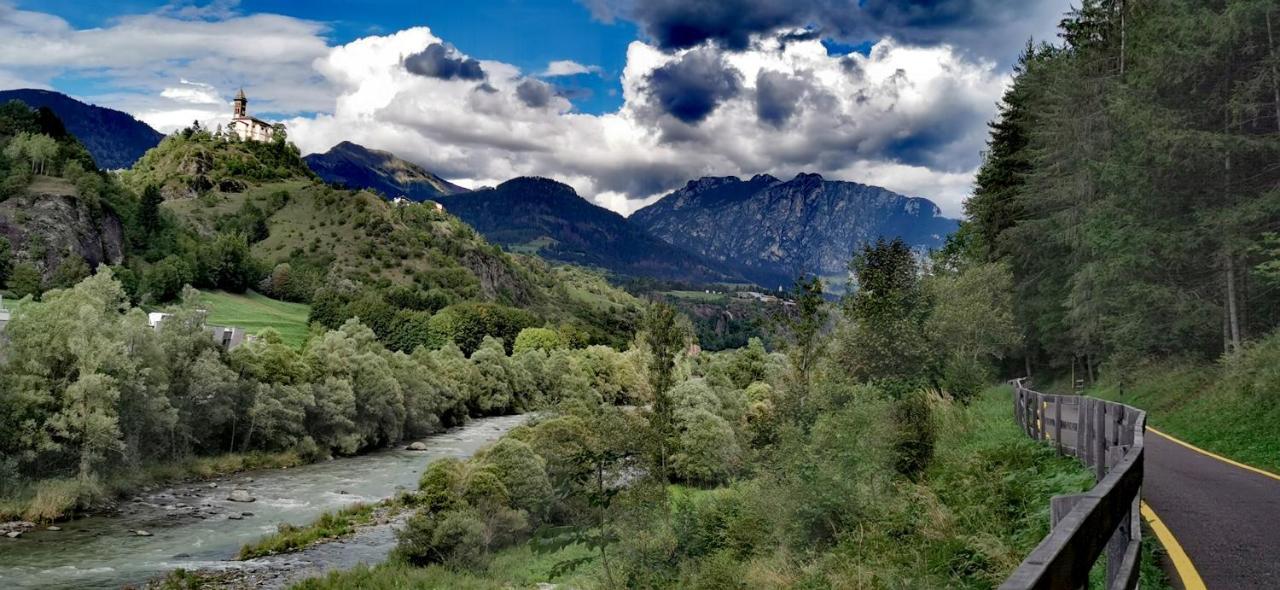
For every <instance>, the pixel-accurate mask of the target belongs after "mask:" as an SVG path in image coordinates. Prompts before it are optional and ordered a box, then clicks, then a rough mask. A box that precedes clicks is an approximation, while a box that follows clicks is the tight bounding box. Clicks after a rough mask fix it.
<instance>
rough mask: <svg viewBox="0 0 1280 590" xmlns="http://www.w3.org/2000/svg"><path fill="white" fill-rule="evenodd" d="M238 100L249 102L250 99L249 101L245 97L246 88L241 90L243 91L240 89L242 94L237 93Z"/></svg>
mask: <svg viewBox="0 0 1280 590" xmlns="http://www.w3.org/2000/svg"><path fill="white" fill-rule="evenodd" d="M236 100H248V99H247V98H245V96H244V88H241V89H240V92H237V93H236Z"/></svg>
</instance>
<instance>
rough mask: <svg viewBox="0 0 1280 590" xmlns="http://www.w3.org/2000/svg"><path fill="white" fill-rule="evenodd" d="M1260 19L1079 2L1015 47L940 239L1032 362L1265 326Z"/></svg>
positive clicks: (1273, 230)
mask: <svg viewBox="0 0 1280 590" xmlns="http://www.w3.org/2000/svg"><path fill="white" fill-rule="evenodd" d="M1277 19H1280V15H1278V14H1276V10H1275V3H1274V2H1271V1H1268V0H1233V1H1231V2H1226V3H1220V2H1199V1H1191V0H1179V1H1170V2H1119V1H1109V0H1108V1H1089V2H1084V3H1083V6H1082V8H1080V9H1079V10H1078V11H1076V12H1075V13H1074V14H1073V15H1072V16H1071V17H1070V18H1069V19H1067V20H1066V21H1065V22H1064V25H1063V32H1062V37H1063V40H1064V44H1063V46H1061V47H1056V46H1054V47H1051V46H1047V45H1032V46H1030V47H1028V48H1027V49H1026V52H1025V53H1024V55H1023V56H1022V58H1021V61H1020V64H1019V67H1018V70H1017V76H1016V78H1015V79H1014V82H1013V85H1012V86H1011V87H1010V88H1009V90H1008V92H1007V93H1006V94H1005V96H1004V100H1003V102H1002V104H1001V109H1000V116H999V118H998V120H997V121H995V122H994V123H993V124H992V133H991V142H990V148H989V151H988V152H987V155H986V160H985V162H984V163H983V166H982V168H981V171H980V172H979V175H978V179H977V186H976V188H975V192H974V196H973V198H972V199H971V200H969V202H968V204H967V212H968V214H969V216H970V218H971V219H970V221H969V222H968V223H966V224H965V225H964V227H963V229H962V230H961V232H960V236H959V237H958V238H957V240H956V243H955V246H957V247H958V248H957V249H959V250H963V251H964V253H965V255H966V256H967V258H968V259H970V260H981V261H991V262H997V263H1000V264H1002V265H1005V266H1007V267H1008V268H1009V269H1010V271H1011V272H1012V273H1013V277H1014V291H1013V293H1014V295H1015V296H1014V305H1015V309H1016V312H1017V317H1018V323H1019V325H1020V326H1021V330H1022V332H1023V334H1024V335H1025V342H1026V350H1025V353H1024V354H1025V355H1026V356H1027V357H1028V358H1029V363H1030V365H1031V366H1032V367H1033V369H1034V368H1036V367H1040V368H1048V369H1051V370H1053V369H1056V370H1058V371H1060V372H1067V371H1070V369H1071V367H1073V366H1074V367H1076V368H1077V369H1076V370H1077V374H1078V375H1081V376H1083V377H1085V378H1088V379H1092V378H1094V377H1096V376H1097V374H1098V371H1099V369H1100V368H1102V367H1105V366H1107V365H1108V364H1111V365H1114V366H1116V367H1117V368H1118V367H1120V366H1123V365H1125V364H1132V363H1134V362H1136V361H1139V360H1141V359H1146V358H1153V357H1155V358H1160V357H1171V356H1185V357H1190V358H1192V359H1202V360H1203V359H1212V358H1214V357H1217V356H1218V355H1220V354H1222V353H1224V352H1234V351H1236V350H1238V349H1240V348H1242V347H1244V346H1246V344H1247V343H1248V342H1249V341H1251V340H1255V339H1258V338H1262V337H1264V336H1266V335H1267V334H1268V332H1270V331H1272V330H1273V329H1274V328H1275V327H1276V325H1277V324H1280V274H1277V272H1276V268H1277V260H1278V258H1280V234H1277V232H1280V166H1277V162H1280V157H1278V156H1280V74H1277V72H1278V71H1280V69H1278V68H1280V55H1278V54H1280V38H1277V37H1276V35H1277V34H1280V31H1277V30H1276V27H1277V26H1280V22H1276V21H1277Z"/></svg>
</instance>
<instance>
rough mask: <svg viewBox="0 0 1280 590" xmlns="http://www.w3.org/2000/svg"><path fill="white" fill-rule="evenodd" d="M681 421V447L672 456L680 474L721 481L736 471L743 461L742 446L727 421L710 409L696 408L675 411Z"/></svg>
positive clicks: (697, 479)
mask: <svg viewBox="0 0 1280 590" xmlns="http://www.w3.org/2000/svg"><path fill="white" fill-rule="evenodd" d="M676 422H677V423H678V424H679V425H680V447H679V450H678V451H677V453H676V454H675V456H673V457H672V458H671V464H672V469H673V470H674V472H675V473H676V475H677V476H679V477H680V478H682V479H684V480H686V481H690V482H695V483H704V484H715V483H719V482H722V481H724V480H726V479H728V477H729V476H730V475H733V474H734V473H736V472H737V471H738V469H739V467H740V466H741V463H742V449H741V448H739V446H738V439H737V436H736V435H735V434H734V432H733V427H732V426H730V425H729V423H728V422H726V421H725V420H724V418H721V417H719V416H717V415H715V414H712V413H711V412H710V411H708V410H705V409H702V408H697V409H693V410H682V411H681V412H679V413H677V415H676Z"/></svg>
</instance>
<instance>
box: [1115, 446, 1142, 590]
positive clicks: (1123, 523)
mask: <svg viewBox="0 0 1280 590" xmlns="http://www.w3.org/2000/svg"><path fill="white" fill-rule="evenodd" d="M1128 452H1129V447H1127V446H1117V447H1111V448H1110V449H1107V468H1108V469H1110V467H1111V466H1113V465H1116V464H1118V463H1120V461H1121V460H1122V459H1124V456H1125V454H1126V453H1128ZM1140 496H1141V494H1139V497H1140ZM1135 499H1136V498H1135ZM1131 541H1133V506H1132V504H1131V505H1130V507H1129V509H1128V510H1127V511H1126V514H1125V516H1124V518H1122V519H1120V526H1117V527H1116V530H1115V532H1114V533H1112V534H1111V539H1110V540H1109V541H1107V588H1115V587H1117V586H1116V581H1117V580H1118V579H1119V577H1120V575H1121V574H1122V573H1124V569H1123V565H1124V559H1125V554H1126V553H1128V551H1129V543H1130V542H1131ZM1120 587H1123V586H1120Z"/></svg>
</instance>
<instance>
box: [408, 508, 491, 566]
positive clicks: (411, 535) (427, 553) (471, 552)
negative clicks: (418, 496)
mask: <svg viewBox="0 0 1280 590" xmlns="http://www.w3.org/2000/svg"><path fill="white" fill-rule="evenodd" d="M484 528H485V527H484V523H483V522H482V521H481V520H480V517H479V515H478V514H476V513H475V512H474V511H472V510H468V509H464V510H448V511H445V512H429V511H423V512H419V513H418V514H415V515H414V516H413V517H412V518H410V519H409V522H407V523H405V527H404V529H402V530H401V531H400V532H398V533H396V537H397V539H398V540H399V544H398V545H397V547H396V552H397V553H398V554H399V555H400V556H401V557H403V558H404V559H405V560H407V561H409V563H412V564H414V565H419V566H423V565H429V564H432V563H445V564H449V565H453V566H461V567H468V566H477V565H480V564H481V563H483V559H484V553H485V549H484V546H485V542H484Z"/></svg>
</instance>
